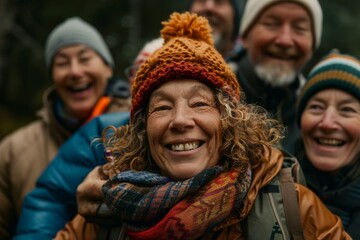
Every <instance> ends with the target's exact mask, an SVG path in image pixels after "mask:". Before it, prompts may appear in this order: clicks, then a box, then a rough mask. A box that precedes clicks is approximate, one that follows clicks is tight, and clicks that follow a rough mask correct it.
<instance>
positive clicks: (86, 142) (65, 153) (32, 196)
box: [14, 112, 129, 240]
mask: <svg viewBox="0 0 360 240" xmlns="http://www.w3.org/2000/svg"><path fill="white" fill-rule="evenodd" d="M128 120H129V113H119V112H118V113H112V114H104V115H101V116H99V117H97V118H95V119H93V120H92V121H90V122H89V123H88V124H86V125H85V126H83V127H82V128H80V129H79V130H78V131H77V132H76V133H75V134H74V135H73V136H72V137H71V138H70V139H69V140H68V141H67V142H66V143H65V144H64V145H63V146H62V147H61V148H60V149H59V152H58V155H57V156H56V157H55V159H54V160H53V161H52V162H51V163H50V164H49V166H48V167H47V169H46V170H45V171H44V172H43V174H42V175H41V176H40V178H39V179H38V181H37V183H36V188H35V189H34V190H33V191H31V192H30V193H29V194H28V195H27V196H26V198H25V200H24V203H23V209H22V213H21V216H20V219H19V222H18V226H17V231H16V236H15V237H14V239H15V240H19V239H52V238H53V237H54V236H55V235H56V233H57V232H58V231H59V230H60V229H62V228H63V227H64V226H65V224H66V223H67V222H68V221H70V220H71V219H72V218H73V217H74V216H75V215H76V213H77V206H76V189H77V187H78V185H79V184H80V183H81V181H82V180H83V179H84V178H85V177H86V175H87V174H88V173H89V172H90V171H91V170H92V169H93V168H94V167H96V166H98V165H101V164H104V163H105V159H104V149H103V146H102V144H100V143H99V142H94V139H95V138H98V137H100V136H101V133H102V131H103V129H104V128H105V127H107V126H110V125H112V126H121V125H124V124H127V123H128Z"/></svg>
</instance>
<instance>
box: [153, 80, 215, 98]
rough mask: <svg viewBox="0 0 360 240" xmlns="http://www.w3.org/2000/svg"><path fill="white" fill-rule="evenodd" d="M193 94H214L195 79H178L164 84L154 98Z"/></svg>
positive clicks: (156, 91)
mask: <svg viewBox="0 0 360 240" xmlns="http://www.w3.org/2000/svg"><path fill="white" fill-rule="evenodd" d="M186 92H188V93H191V94H192V95H196V94H197V93H201V92H202V93H204V92H208V93H211V94H212V91H211V89H210V88H209V86H207V85H206V84H204V83H201V82H200V81H198V80H194V79H176V80H170V81H168V82H166V83H164V84H162V85H161V86H160V87H159V88H157V89H156V90H155V91H154V92H153V93H152V96H159V95H164V94H165V95H182V94H184V93H186Z"/></svg>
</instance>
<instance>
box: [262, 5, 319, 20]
mask: <svg viewBox="0 0 360 240" xmlns="http://www.w3.org/2000/svg"><path fill="white" fill-rule="evenodd" d="M269 15H273V16H275V17H282V16H289V17H294V18H297V17H302V18H304V19H308V20H309V21H312V19H311V15H310V13H309V11H308V9H307V8H306V7H305V6H304V5H302V4H300V3H293V2H278V3H275V4H271V5H269V6H268V7H266V8H265V9H264V10H263V11H262V12H261V13H260V15H259V16H260V17H259V18H262V17H267V16H269Z"/></svg>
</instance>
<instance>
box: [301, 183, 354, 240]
mask: <svg viewBox="0 0 360 240" xmlns="http://www.w3.org/2000/svg"><path fill="white" fill-rule="evenodd" d="M295 185H296V191H297V192H298V200H299V208H300V217H301V224H302V227H303V230H304V237H305V239H317V240H321V239H343V240H345V239H351V237H350V236H349V235H348V234H347V233H346V232H345V230H344V228H343V225H342V222H341V219H340V218H339V217H338V216H336V215H334V214H332V213H331V212H330V210H329V209H328V208H327V207H326V206H325V205H324V204H323V203H322V201H321V200H320V199H319V198H318V197H317V196H316V194H315V193H313V192H312V191H311V190H309V189H308V188H306V187H304V186H302V185H300V184H295Z"/></svg>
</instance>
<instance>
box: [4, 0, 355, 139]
mask: <svg viewBox="0 0 360 240" xmlns="http://www.w3.org/2000/svg"><path fill="white" fill-rule="evenodd" d="M187 4H188V1H187V0H96V1H83V0H61V1H59V0H36V1H33V0H0V139H2V138H3V137H4V136H5V135H6V134H8V133H10V132H12V131H14V130H15V129H16V128H18V127H20V126H22V125H24V124H26V123H28V122H30V121H32V120H34V119H35V117H36V115H35V114H36V111H37V110H38V109H39V108H40V107H41V105H42V93H43V91H44V90H45V89H46V88H47V87H48V86H50V85H51V80H50V78H49V75H48V72H47V69H46V67H45V63H44V56H43V51H44V45H45V41H46V37H47V35H48V33H49V32H50V31H51V30H52V29H53V28H54V27H55V26H56V25H57V24H58V23H60V22H62V21H63V20H64V19H65V18H67V17H72V16H80V17H82V18H83V19H84V20H86V21H88V22H90V23H91V24H93V25H94V26H95V27H96V28H98V29H99V31H100V32H101V33H102V35H103V36H104V37H105V40H106V41H107V43H108V44H109V46H110V49H111V51H112V54H113V57H114V59H115V63H116V71H115V75H116V76H119V77H121V78H124V79H125V75H124V69H125V68H126V67H127V66H129V65H130V63H131V62H132V60H133V59H134V57H135V56H136V54H137V53H138V51H139V50H140V49H141V47H142V46H143V44H144V43H145V42H147V41H149V40H151V39H154V38H156V37H158V36H159V31H160V29H161V28H162V25H161V21H164V20H167V19H168V17H169V14H170V13H172V12H173V11H183V10H185V9H186V7H187ZM320 4H321V5H322V7H323V12H324V29H323V30H324V31H323V38H322V43H321V47H320V49H318V50H317V51H316V52H315V56H314V58H313V60H312V61H311V62H310V63H309V64H308V66H307V68H306V69H304V73H305V74H306V73H307V72H308V71H309V69H310V67H311V66H313V64H315V63H316V62H317V61H318V60H319V59H320V58H321V56H323V55H324V54H326V53H327V52H328V51H329V50H330V49H332V48H338V49H339V50H340V51H341V52H344V53H350V54H353V55H355V56H356V57H358V58H359V57H360V31H359V30H360V27H359V24H360V12H359V9H360V1H359V0H345V1H340V0H320Z"/></svg>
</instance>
